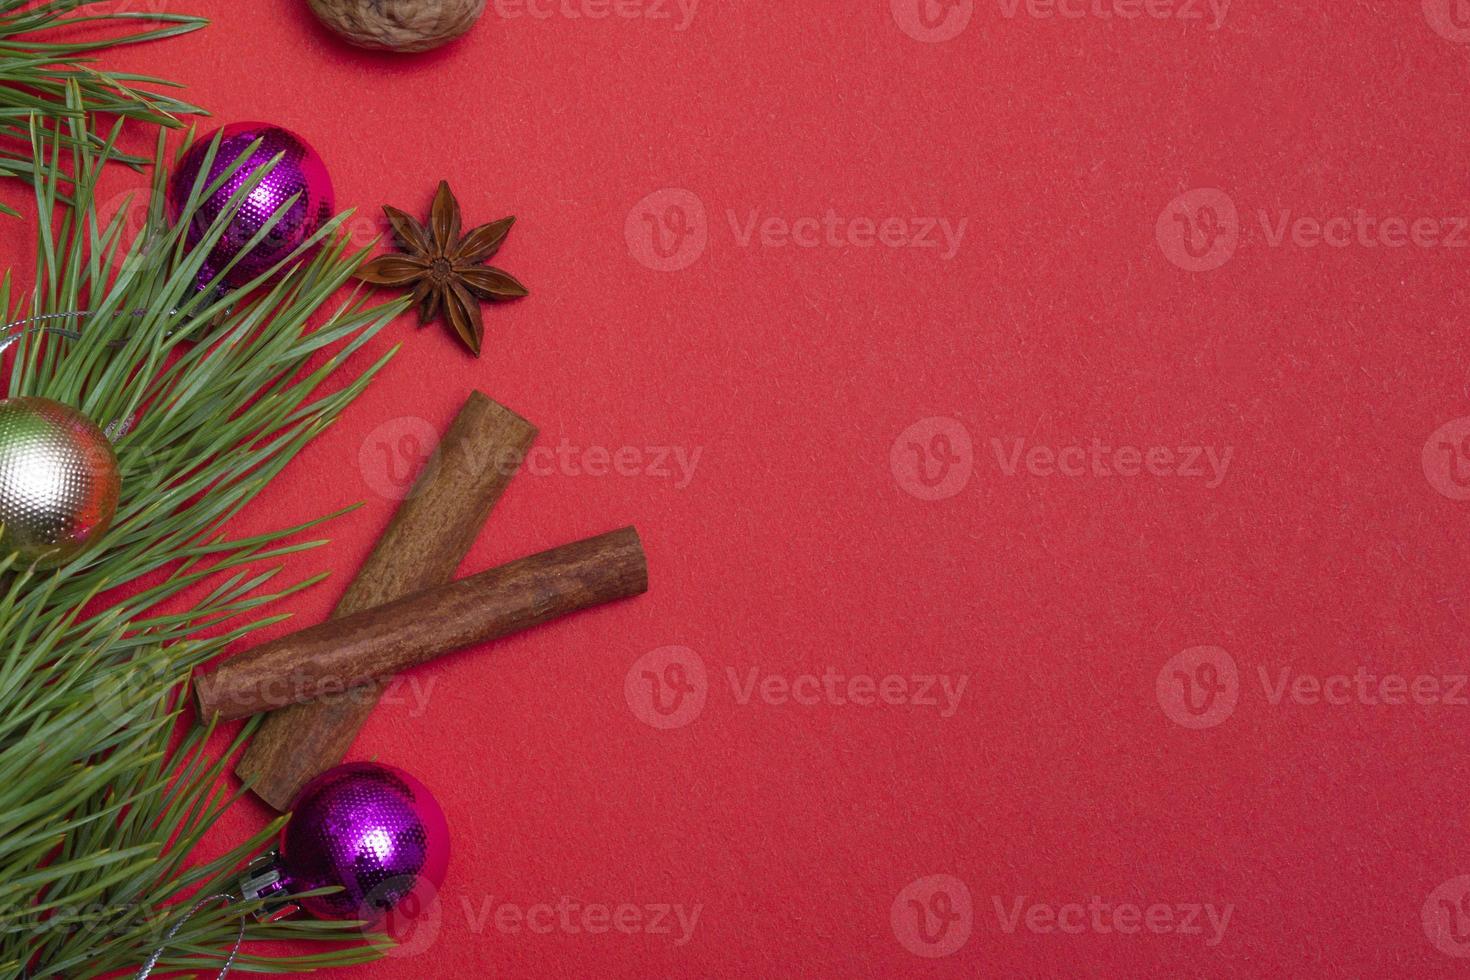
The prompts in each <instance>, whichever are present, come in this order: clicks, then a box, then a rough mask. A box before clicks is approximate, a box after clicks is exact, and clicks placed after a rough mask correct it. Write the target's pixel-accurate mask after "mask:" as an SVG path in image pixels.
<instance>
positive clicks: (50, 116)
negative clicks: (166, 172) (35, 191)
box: [0, 0, 208, 215]
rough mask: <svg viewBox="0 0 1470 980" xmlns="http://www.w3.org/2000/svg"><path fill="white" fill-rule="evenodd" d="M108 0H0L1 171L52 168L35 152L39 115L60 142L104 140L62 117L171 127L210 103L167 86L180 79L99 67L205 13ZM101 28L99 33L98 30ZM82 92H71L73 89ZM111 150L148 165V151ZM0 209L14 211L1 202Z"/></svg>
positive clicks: (189, 26) (191, 26) (200, 23)
mask: <svg viewBox="0 0 1470 980" xmlns="http://www.w3.org/2000/svg"><path fill="white" fill-rule="evenodd" d="M101 2H105V0H44V2H41V3H35V2H33V0H0V177H19V178H21V179H24V180H28V181H31V182H32V183H34V182H35V181H36V180H37V178H38V177H39V176H40V175H41V173H43V172H49V170H50V168H49V167H48V164H47V162H46V161H44V160H42V159H40V158H38V157H36V156H34V155H33V153H32V151H33V145H32V143H31V139H30V120H31V118H32V117H33V116H36V117H39V118H40V119H42V120H43V121H44V123H45V124H46V128H48V129H52V130H54V131H56V132H57V133H59V134H60V143H61V147H62V148H63V149H65V150H70V149H71V146H70V144H71V141H72V140H73V139H81V140H84V141H86V142H88V143H89V144H90V145H91V146H92V147H93V148H94V149H98V148H100V147H101V145H102V140H101V138H100V137H99V136H98V134H96V133H94V132H92V131H91V130H90V128H89V127H83V128H82V130H81V131H80V132H79V133H74V132H73V131H72V130H71V129H70V128H69V127H66V126H61V125H59V123H61V122H62V121H63V120H74V119H86V118H88V117H95V116H97V115H99V114H107V115H111V116H116V117H118V118H123V119H131V120H134V121H136V122H141V123H146V124H149V125H154V126H161V127H164V128H177V127H179V126H181V125H182V122H181V120H180V118H179V117H180V116H191V115H200V114H203V112H204V110H202V109H200V108H199V107H198V106H194V105H191V104H190V103H188V102H185V101H183V100H182V99H178V98H175V97H173V96H171V95H168V94H167V93H166V92H165V91H160V89H169V88H178V87H179V86H178V83H176V82H170V81H166V80H164V79H160V78H152V77H149V76H146V75H135V74H131V73H127V72H112V71H105V70H102V69H98V68H96V67H93V65H94V63H95V59H94V58H93V55H94V54H95V53H96V52H99V51H103V50H106V49H109V48H114V47H120V46H123V45H130V44H142V43H145V42H148V41H158V40H163V39H165V38H170V37H177V36H179V35H181V34H188V33H191V32H193V31H197V30H199V29H200V28H201V27H204V26H205V25H206V24H207V23H208V22H207V21H206V20H205V19H204V18H202V17H192V16H189V15H186V14H172V13H167V12H163V11H159V12H156V13H148V12H142V11H126V10H123V11H118V10H105V9H103V10H94V9H89V8H95V7H96V6H97V4H98V3H101ZM94 35H95V36H94ZM73 90H74V91H76V92H77V93H79V94H80V99H75V100H74V99H69V98H68V95H67V93H68V91H73ZM111 155H112V158H113V159H115V160H117V161H119V162H121V163H124V164H126V165H128V166H130V167H132V168H134V169H137V170H141V169H142V168H143V167H144V166H145V165H146V164H147V163H148V162H149V160H148V159H147V158H146V157H142V156H136V155H133V154H128V153H122V152H118V151H117V150H116V149H114V150H113V151H112V154H111ZM0 212H3V213H6V214H11V215H14V214H16V212H15V210H14V209H13V208H9V207H7V206H5V205H3V204H0Z"/></svg>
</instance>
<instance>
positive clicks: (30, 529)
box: [0, 398, 122, 569]
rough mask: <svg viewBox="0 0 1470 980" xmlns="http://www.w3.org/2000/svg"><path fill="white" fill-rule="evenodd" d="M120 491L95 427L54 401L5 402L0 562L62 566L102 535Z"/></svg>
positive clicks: (0, 429)
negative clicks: (12, 557)
mask: <svg viewBox="0 0 1470 980" xmlns="http://www.w3.org/2000/svg"><path fill="white" fill-rule="evenodd" d="M121 490H122V480H121V478H120V476H119V474H118V467H117V456H116V455H115V454H114V453H113V451H112V443H111V442H109V441H108V439H107V436H106V434H105V433H103V431H102V430H101V429H100V428H98V427H97V424H96V423H95V422H93V421H92V420H91V419H89V418H87V416H85V415H83V414H82V413H81V412H79V411H77V410H76V409H74V408H71V407H69V406H67V405H63V404H62V403H61V402H58V401H53V400H51V399H50V398H7V399H4V400H3V401H0V557H5V556H9V555H11V554H16V553H18V554H19V555H20V559H21V564H22V565H35V566H37V567H40V568H43V569H47V568H55V567H57V566H59V565H63V564H65V563H66V562H68V561H70V560H71V559H73V558H75V557H76V556H77V555H79V554H81V553H82V551H84V550H85V549H86V548H87V546H88V545H90V544H92V543H93V542H94V541H96V540H97V539H98V538H99V537H101V536H102V535H103V534H104V533H105V532H106V531H107V528H108V527H109V526H110V525H111V524H112V519H113V517H114V516H115V515H116V514H117V499H118V495H119V493H120V492H121Z"/></svg>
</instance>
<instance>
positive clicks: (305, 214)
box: [168, 122, 333, 288]
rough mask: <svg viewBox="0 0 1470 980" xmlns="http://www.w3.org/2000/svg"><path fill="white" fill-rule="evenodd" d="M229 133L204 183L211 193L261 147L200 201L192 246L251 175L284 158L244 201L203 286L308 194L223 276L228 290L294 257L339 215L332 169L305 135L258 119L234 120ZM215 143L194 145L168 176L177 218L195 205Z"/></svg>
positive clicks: (209, 263) (209, 261) (208, 267)
mask: <svg viewBox="0 0 1470 980" xmlns="http://www.w3.org/2000/svg"><path fill="white" fill-rule="evenodd" d="M222 132H223V133H224V136H223V138H222V139H221V141H220V147H219V153H218V154H216V155H215V158H214V164H213V165H212V166H211V167H210V168H209V175H208V177H206V178H205V180H204V187H205V188H208V187H209V185H210V184H212V183H214V182H215V181H216V180H218V179H219V178H220V176H221V175H222V174H223V173H224V172H225V171H226V170H228V169H229V168H230V166H231V165H232V164H234V163H235V161H237V160H239V159H240V157H241V156H242V155H243V154H245V153H246V151H247V150H248V149H249V148H250V144H252V143H254V142H255V141H256V140H257V139H258V140H260V141H261V143H260V146H259V148H257V149H256V150H255V152H254V153H251V154H250V155H249V157H248V159H247V160H246V162H245V163H244V164H242V165H241V166H240V168H239V169H238V170H236V171H235V172H234V174H233V175H231V177H230V179H229V180H227V181H226V182H225V183H224V184H223V185H222V186H221V187H220V189H219V190H217V191H216V192H215V193H214V194H212V195H211V196H210V197H208V198H206V199H205V200H204V201H202V202H201V203H200V206H199V210H198V211H197V212H196V214H195V216H194V220H193V221H192V222H191V223H190V227H189V230H188V232H187V238H188V244H189V245H190V246H191V247H192V246H194V245H197V244H198V243H199V241H200V239H202V238H203V237H204V235H205V233H206V232H208V231H209V228H210V226H211V225H212V224H213V223H214V221H215V219H216V218H218V217H219V215H220V214H221V212H223V211H224V210H225V206H226V205H227V204H229V201H230V197H231V196H232V195H233V194H234V193H235V192H236V191H238V190H239V189H240V186H241V185H242V184H244V183H245V182H246V181H247V180H249V179H250V176H251V174H253V173H255V172H256V171H257V170H260V169H261V168H263V167H265V166H266V165H268V164H269V163H270V162H271V160H272V159H273V158H274V157H276V156H277V155H278V154H284V155H282V156H281V160H280V162H279V163H277V164H276V166H275V168H274V169H273V170H271V171H270V172H269V173H268V174H266V175H265V177H264V178H263V179H262V180H261V182H260V183H259V184H258V185H257V186H256V188H255V190H253V191H251V192H250V194H249V195H248V196H247V197H246V198H245V200H244V201H242V202H241V204H240V209H239V210H238V211H236V212H235V217H234V220H233V221H231V222H230V226H229V227H228V228H227V229H226V231H225V234H224V236H223V237H222V238H220V240H219V242H218V243H217V244H216V245H215V247H214V250H213V251H212V252H210V254H209V258H208V259H206V260H205V263H204V268H203V269H202V270H201V271H200V273H199V285H200V287H201V288H203V287H204V286H207V285H209V284H210V283H212V282H213V281H214V280H215V278H216V277H218V276H219V272H220V270H221V269H223V268H224V267H225V266H226V265H227V264H229V262H230V261H231V260H232V259H234V258H235V257H236V256H237V255H240V254H241V253H242V252H243V251H244V250H245V246H246V244H247V243H248V242H249V241H250V239H251V238H252V237H254V236H255V235H256V234H257V233H259V231H260V229H261V228H263V227H264V226H265V224H266V222H267V221H269V220H270V217H271V215H273V214H275V213H276V212H277V211H278V210H280V208H281V206H282V205H284V204H285V203H286V202H287V201H288V200H290V199H291V197H292V195H295V194H300V195H301V196H300V197H299V198H297V200H296V203H295V204H293V205H291V208H290V210H289V211H287V212H286V214H285V215H283V216H282V218H281V220H280V221H279V222H278V223H277V224H276V226H275V227H274V228H273V229H271V232H270V234H268V235H267V236H266V237H265V238H264V239H262V240H261V242H260V243H259V244H258V245H256V246H255V247H254V248H253V249H250V250H249V252H248V253H246V254H245V257H244V258H242V259H241V260H240V263H239V265H237V266H235V267H234V268H233V269H231V270H230V271H229V273H228V274H227V275H225V276H224V277H223V279H222V280H221V282H222V283H223V284H224V285H226V286H230V287H234V288H238V287H240V286H243V285H245V284H246V283H248V282H250V281H251V280H253V279H255V278H256V277H257V276H259V275H260V274H261V273H263V272H265V271H266V270H267V269H269V268H270V267H271V266H273V265H275V264H276V263H277V262H280V261H281V260H282V259H284V258H286V257H287V256H289V255H290V254H291V253H292V252H293V251H295V250H296V248H297V247H299V246H300V245H301V243H302V242H304V241H306V240H307V239H308V238H310V237H311V236H312V235H314V234H315V233H316V232H317V231H319V230H320V229H321V227H322V225H324V224H325V223H326V222H327V221H328V220H330V219H331V217H332V215H333V205H332V178H331V177H330V176H328V175H327V167H326V164H324V163H322V158H321V157H319V156H318V155H317V153H316V151H315V150H313V149H312V148H311V146H310V145H308V144H307V142H306V141H305V140H303V139H302V138H301V137H300V136H297V135H296V134H295V133H293V132H291V131H290V130H288V129H282V128H281V127H280V126H272V125H270V124H269V123H258V122H240V123H231V124H230V125H228V126H226V127H224V129H223V130H222ZM212 141H213V135H211V136H208V137H205V138H203V139H201V140H199V141H198V142H196V143H195V144H194V145H193V146H191V147H190V148H189V150H188V151H187V152H186V153H185V154H184V158H183V159H182V160H180V161H179V166H178V169H177V170H175V171H174V173H173V176H172V177H171V178H170V179H169V184H168V204H169V212H170V214H171V215H172V216H173V220H175V221H178V220H179V217H180V215H181V214H182V213H183V210H184V206H185V205H186V204H187V203H188V201H189V195H190V194H191V193H192V192H193V190H194V182H195V181H196V180H197V179H198V177H199V170H200V168H201V167H202V166H203V165H204V158H205V155H206V154H207V153H208V152H209V146H210V144H211V142H212Z"/></svg>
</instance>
